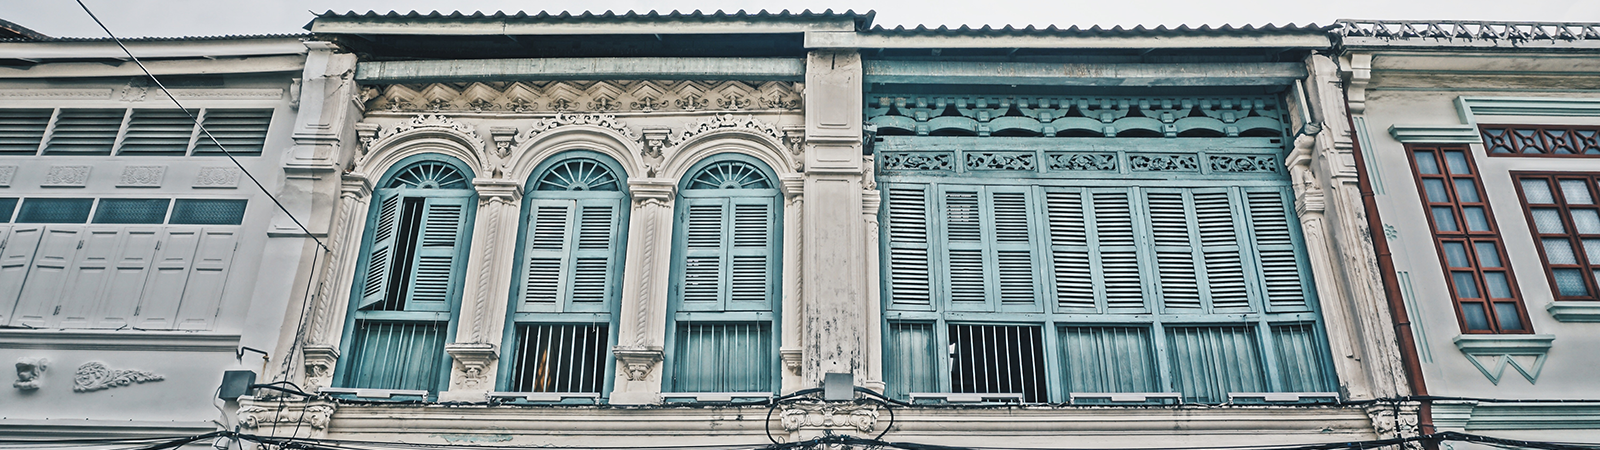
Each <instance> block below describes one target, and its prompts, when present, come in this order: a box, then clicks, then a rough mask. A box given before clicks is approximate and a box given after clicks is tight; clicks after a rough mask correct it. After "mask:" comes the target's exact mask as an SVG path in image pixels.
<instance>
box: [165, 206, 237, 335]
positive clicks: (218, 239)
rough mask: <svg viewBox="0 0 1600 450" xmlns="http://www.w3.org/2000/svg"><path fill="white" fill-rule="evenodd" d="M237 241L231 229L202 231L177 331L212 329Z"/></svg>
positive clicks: (235, 233)
mask: <svg viewBox="0 0 1600 450" xmlns="http://www.w3.org/2000/svg"><path fill="white" fill-rule="evenodd" d="M238 242H239V235H238V232H237V231H235V229H233V228H231V227H230V228H222V227H218V228H206V229H204V230H202V231H201V233H200V242H199V247H198V248H196V249H195V252H194V269H193V272H192V273H191V274H190V275H189V283H188V285H186V286H184V289H183V302H182V304H181V305H179V306H178V324H177V327H178V328H179V329H184V330H205V329H209V328H211V322H212V320H214V319H216V317H217V308H218V305H220V304H221V303H222V294H223V287H224V286H225V285H226V284H227V281H228V268H229V267H232V265H233V255H234V252H235V250H236V249H238Z"/></svg>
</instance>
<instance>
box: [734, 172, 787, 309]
mask: <svg viewBox="0 0 1600 450" xmlns="http://www.w3.org/2000/svg"><path fill="white" fill-rule="evenodd" d="M730 200H731V202H730V204H731V206H732V210H733V211H732V212H733V214H732V224H731V225H732V226H731V227H728V228H725V229H727V230H731V231H732V234H733V236H732V239H731V242H730V243H731V245H730V246H729V247H728V249H727V250H728V261H731V264H729V267H728V268H727V272H726V273H727V280H728V289H727V291H728V304H727V310H728V311H771V310H772V294H773V290H774V289H773V281H775V280H774V277H773V272H774V270H772V269H773V267H774V266H775V265H776V264H777V261H775V260H774V259H775V258H774V255H773V253H774V252H773V247H774V246H775V244H776V243H777V241H778V239H777V236H774V235H773V228H774V224H775V220H776V217H775V216H776V214H774V211H773V206H774V203H775V202H773V199H772V198H771V197H733V198H731V199H730Z"/></svg>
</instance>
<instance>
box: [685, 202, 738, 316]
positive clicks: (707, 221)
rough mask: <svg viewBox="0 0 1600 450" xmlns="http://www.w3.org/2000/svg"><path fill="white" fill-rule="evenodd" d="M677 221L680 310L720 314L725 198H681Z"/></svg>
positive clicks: (726, 206)
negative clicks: (680, 260)
mask: <svg viewBox="0 0 1600 450" xmlns="http://www.w3.org/2000/svg"><path fill="white" fill-rule="evenodd" d="M682 201H683V202H684V203H685V205H684V206H685V207H684V213H683V214H684V215H683V217H680V218H679V222H680V223H679V226H680V227H682V229H683V230H684V233H683V243H682V245H683V248H682V250H683V255H684V258H683V285H682V287H681V289H682V291H681V292H682V294H681V296H680V298H681V299H682V301H681V302H680V303H679V304H678V310H680V311H721V310H722V309H723V307H724V300H723V298H724V297H723V295H722V294H723V289H722V284H723V283H722V280H725V279H726V278H725V277H724V275H723V272H724V270H723V261H724V259H723V258H724V256H725V255H724V253H726V252H725V251H724V249H725V246H726V241H727V238H728V236H727V234H728V233H724V232H723V230H726V229H728V215H729V214H728V211H727V210H728V206H729V203H730V202H729V201H728V199H726V198H684V199H682Z"/></svg>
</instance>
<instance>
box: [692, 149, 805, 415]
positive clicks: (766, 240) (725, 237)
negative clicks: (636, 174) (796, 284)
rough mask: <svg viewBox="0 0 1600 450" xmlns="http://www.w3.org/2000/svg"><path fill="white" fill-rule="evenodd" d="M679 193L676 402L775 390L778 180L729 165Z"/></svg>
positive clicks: (750, 163) (711, 168)
mask: <svg viewBox="0 0 1600 450" xmlns="http://www.w3.org/2000/svg"><path fill="white" fill-rule="evenodd" d="M689 174H690V175H689V176H688V177H687V178H685V179H684V180H683V181H682V182H681V183H680V185H681V186H680V189H679V191H678V200H677V215H676V225H675V227H674V231H673V256H672V261H673V265H672V278H671V279H672V290H671V301H670V312H669V314H670V317H669V318H670V320H671V324H670V326H669V329H668V330H669V331H668V333H669V335H668V338H667V344H668V347H669V349H670V350H669V351H668V353H667V355H666V364H667V370H668V372H666V373H669V374H670V375H671V376H670V378H669V379H668V380H666V388H667V390H669V391H671V392H772V391H774V390H775V389H776V388H777V382H778V380H777V379H776V377H775V376H774V375H775V374H776V373H778V359H777V342H778V337H777V327H775V326H774V325H773V324H774V323H775V319H776V316H777V311H778V296H779V293H780V291H779V288H778V282H779V280H780V278H781V277H780V275H779V274H780V272H779V261H780V258H779V254H778V250H779V244H780V243H781V242H782V241H783V239H782V235H781V234H780V233H779V225H778V224H780V223H782V222H781V221H780V217H779V215H780V213H781V211H780V208H779V195H778V190H777V185H776V177H775V176H774V175H773V174H772V172H771V171H770V169H767V168H766V165H764V164H762V163H761V162H760V161H757V160H755V159H754V158H750V157H747V156H742V155H728V156H721V157H715V158H711V159H708V160H706V161H701V162H700V163H699V164H696V165H695V167H693V168H691V169H690V171H689Z"/></svg>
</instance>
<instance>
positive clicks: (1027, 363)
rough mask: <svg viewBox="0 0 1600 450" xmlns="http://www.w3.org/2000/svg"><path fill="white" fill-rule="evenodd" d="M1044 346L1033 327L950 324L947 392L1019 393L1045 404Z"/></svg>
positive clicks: (1027, 399) (1032, 400) (1029, 399)
mask: <svg viewBox="0 0 1600 450" xmlns="http://www.w3.org/2000/svg"><path fill="white" fill-rule="evenodd" d="M1044 380H1045V374H1044V345H1043V341H1042V340H1041V337H1040V332H1039V327H1037V326H1014V325H950V392H954V393H970V394H1002V393H1004V394H1022V401H1024V402H1030V403H1034V402H1043V401H1045V382H1044Z"/></svg>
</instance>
